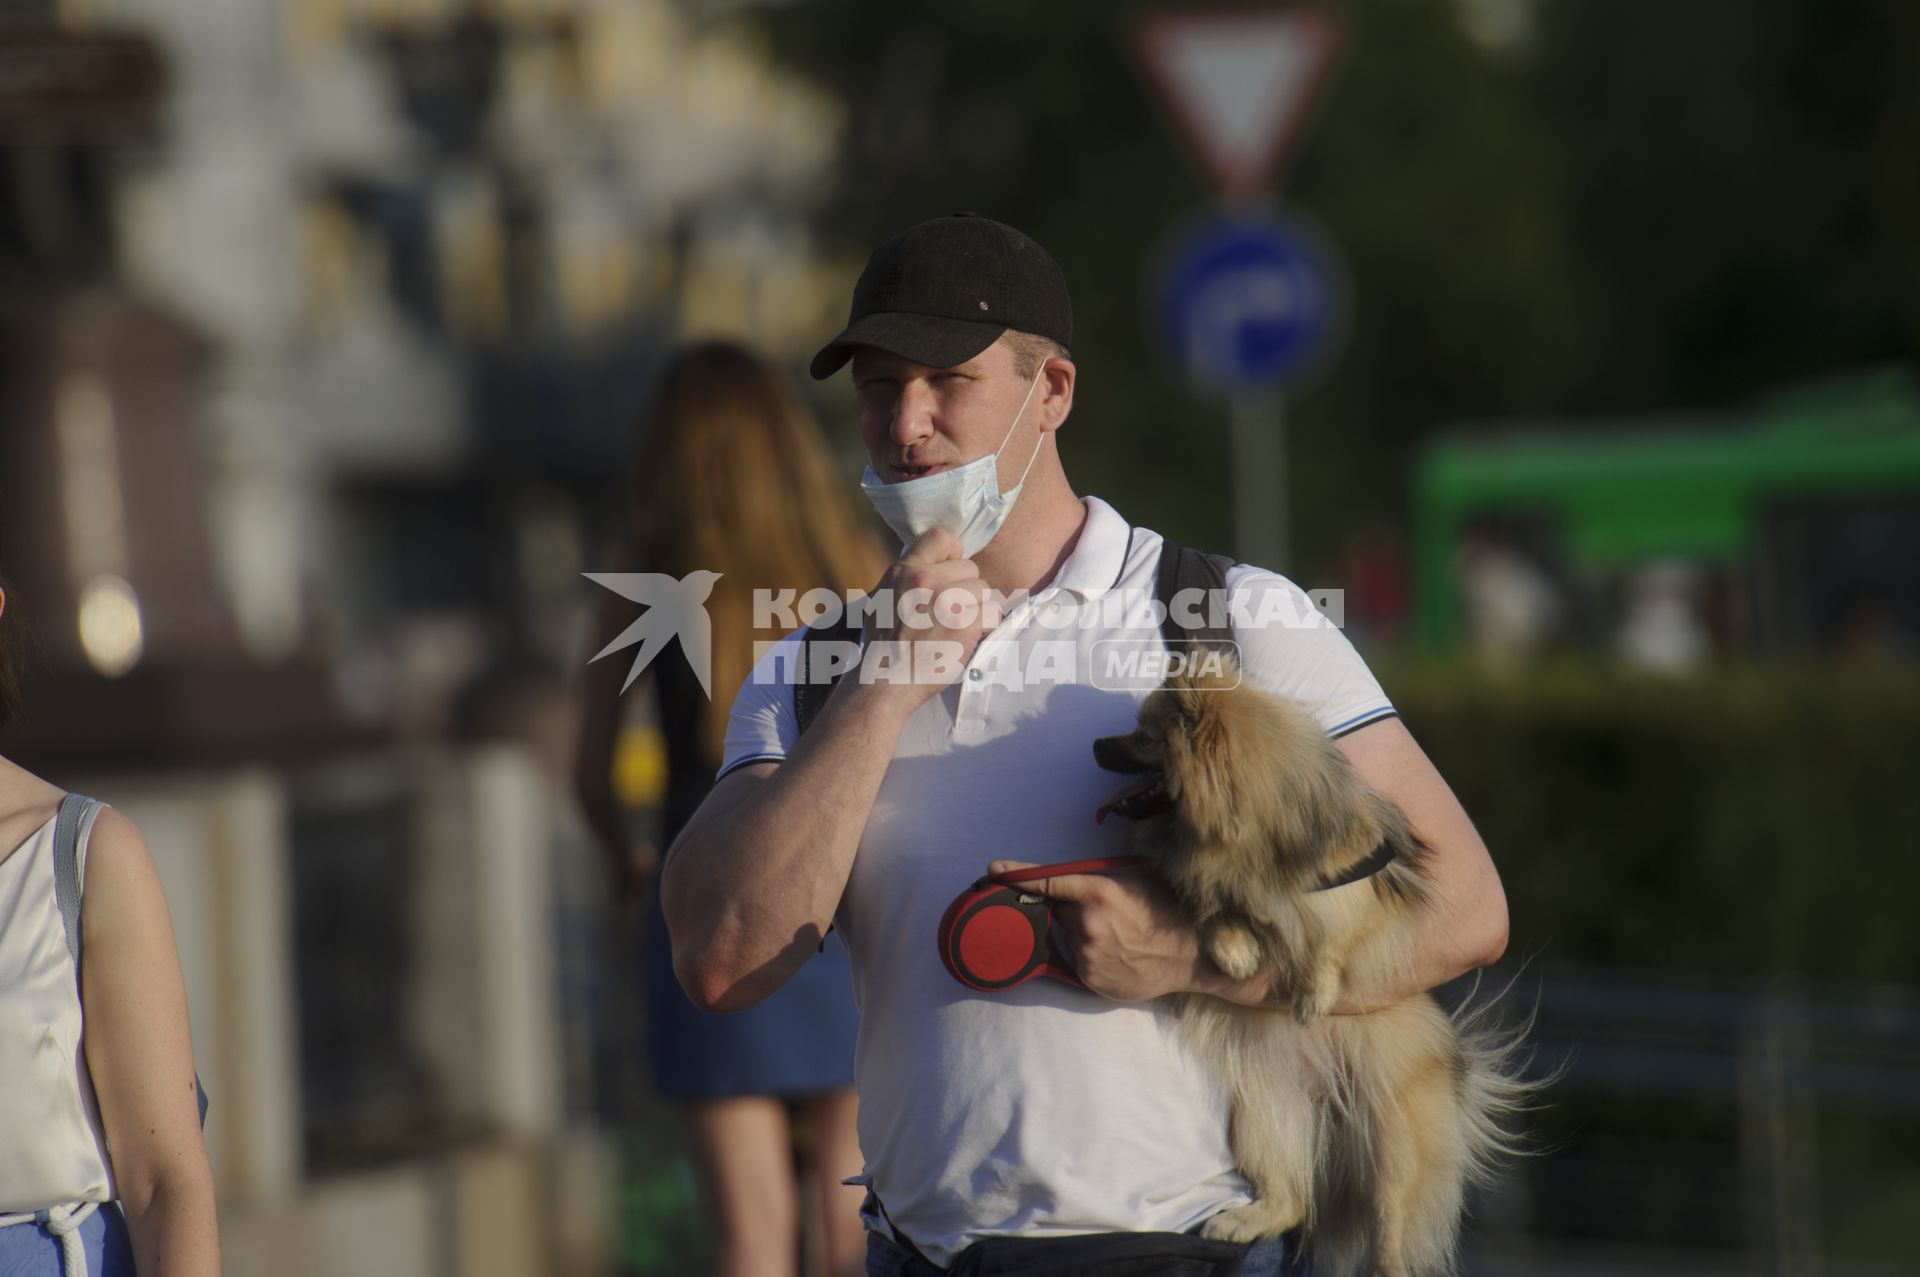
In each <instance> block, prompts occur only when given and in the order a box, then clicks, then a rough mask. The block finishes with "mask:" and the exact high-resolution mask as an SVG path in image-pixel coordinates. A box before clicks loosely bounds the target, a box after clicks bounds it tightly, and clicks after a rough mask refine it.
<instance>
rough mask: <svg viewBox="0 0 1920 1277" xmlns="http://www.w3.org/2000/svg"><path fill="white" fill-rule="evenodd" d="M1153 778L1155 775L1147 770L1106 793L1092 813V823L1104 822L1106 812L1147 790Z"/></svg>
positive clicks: (1151, 784) (1150, 787)
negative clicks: (1103, 800) (1142, 774)
mask: <svg viewBox="0 0 1920 1277" xmlns="http://www.w3.org/2000/svg"><path fill="white" fill-rule="evenodd" d="M1155 779H1156V777H1155V776H1154V775H1153V773H1151V772H1149V773H1147V774H1146V775H1145V776H1142V777H1141V778H1140V779H1139V780H1136V781H1132V782H1130V783H1128V784H1125V785H1122V786H1121V787H1120V788H1118V789H1116V790H1114V791H1113V792H1112V793H1111V794H1108V795H1107V800H1106V801H1105V802H1103V803H1101V804H1100V808H1099V810H1097V811H1095V812H1094V813H1093V823H1094V824H1096V825H1099V824H1104V823H1106V819H1107V813H1108V812H1110V811H1113V810H1114V809H1115V808H1117V807H1119V806H1120V804H1121V803H1124V802H1125V801H1127V799H1129V798H1132V797H1133V796H1134V795H1135V794H1144V793H1145V792H1146V791H1147V790H1149V789H1152V788H1153V782H1154V780H1155Z"/></svg>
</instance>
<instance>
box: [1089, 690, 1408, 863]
mask: <svg viewBox="0 0 1920 1277" xmlns="http://www.w3.org/2000/svg"><path fill="white" fill-rule="evenodd" d="M1093 757H1094V761H1095V762H1097V763H1098V764H1099V765H1100V766H1102V767H1104V768H1106V769H1107V770H1108V771H1114V772H1121V773H1125V774H1129V775H1135V776H1137V777H1138V779H1136V780H1134V781H1133V782H1131V783H1129V784H1128V785H1126V786H1124V787H1123V788H1121V789H1119V790H1117V791H1115V792H1114V793H1113V794H1112V795H1110V796H1109V797H1108V798H1107V800H1106V801H1105V802H1104V803H1102V804H1101V806H1100V809H1099V812H1098V817H1099V818H1101V819H1104V818H1105V817H1106V815H1107V814H1108V813H1109V812H1112V813H1115V814H1118V815H1121V816H1125V817H1127V818H1129V819H1131V820H1135V821H1139V822H1142V825H1143V828H1142V829H1141V830H1140V831H1139V832H1140V833H1141V834H1144V835H1146V836H1147V837H1148V839H1149V840H1150V841H1152V842H1154V843H1162V842H1163V841H1164V842H1172V841H1178V842H1183V843H1185V844H1187V845H1188V846H1189V847H1213V848H1233V849H1239V850H1241V851H1243V852H1244V853H1246V854H1247V855H1250V856H1257V857H1259V858H1261V859H1263V860H1267V861H1269V862H1271V861H1274V860H1277V861H1279V862H1280V863H1282V864H1284V865H1287V866H1288V867H1290V868H1292V869H1296V870H1298V871H1299V872H1301V873H1307V872H1318V871H1319V870H1320V869H1322V868H1323V867H1324V866H1325V865H1326V864H1327V863H1328V862H1329V861H1331V862H1332V863H1336V864H1337V863H1342V862H1343V861H1344V859H1345V858H1348V857H1351V856H1353V855H1356V854H1364V853H1365V852H1366V851H1367V850H1370V849H1371V848H1372V847H1373V845H1374V843H1373V842H1372V841H1367V840H1368V839H1369V838H1373V837H1375V835H1376V831H1375V830H1374V829H1373V828H1371V826H1372V823H1373V822H1372V821H1371V820H1370V819H1369V810H1370V809H1369V804H1368V802H1367V796H1366V787H1365V785H1364V784H1363V783H1362V782H1360V780H1359V778H1358V777H1357V776H1356V775H1355V774H1354V773H1353V771H1352V769H1351V768H1350V767H1349V766H1348V765H1347V763H1346V759H1345V758H1344V756H1342V755H1341V754H1340V752H1339V750H1338V748H1337V747H1336V746H1335V745H1334V744H1333V743H1332V742H1331V741H1329V740H1328V739H1327V737H1326V734H1325V733H1324V732H1323V731H1321V729H1320V727H1319V725H1318V724H1317V723H1315V722H1314V721H1313V719H1312V718H1311V717H1309V716H1308V715H1307V713H1306V712H1305V711H1304V710H1302V709H1300V708H1299V707H1298V706H1296V705H1294V704H1293V703H1292V702H1290V701H1287V700H1285V699H1283V698H1281V697H1278V696H1274V695H1272V694H1270V693H1268V692H1265V691H1262V690H1260V689H1259V688H1256V687H1254V686H1252V685H1251V684H1247V683H1244V682H1243V681H1242V680H1241V679H1240V677H1239V672H1238V671H1237V670H1235V669H1231V668H1229V669H1228V670H1226V671H1224V672H1220V673H1213V674H1201V675H1176V676H1175V677H1173V678H1170V679H1168V680H1167V681H1166V682H1165V683H1164V684H1162V685H1161V686H1160V687H1158V688H1156V689H1155V690H1154V691H1153V692H1152V693H1150V694H1149V695H1148V696H1147V698H1146V700H1145V701H1143V702H1142V703H1141V706H1140V720H1139V726H1138V727H1137V728H1136V729H1135V730H1134V731H1132V732H1129V733H1127V734H1126V735H1123V736H1106V737H1102V738H1101V739H1099V740H1096V741H1095V742H1094V743H1093ZM1361 844H1364V845H1361ZM1355 847H1358V848H1359V850H1358V852H1355V851H1354V848H1355Z"/></svg>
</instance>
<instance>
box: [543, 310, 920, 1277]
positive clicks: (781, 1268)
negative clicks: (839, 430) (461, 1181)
mask: <svg viewBox="0 0 1920 1277" xmlns="http://www.w3.org/2000/svg"><path fill="white" fill-rule="evenodd" d="M643 428H644V431H645V433H644V435H643V436H642V438H641V440H640V444H639V448H638V452H637V454H636V457H635V461H634V465H633V470H632V475H631V478H630V481H629V483H628V485H627V488H626V491H625V497H626V505H627V509H628V512H629V514H630V524H629V535H628V539H627V554H628V562H627V564H626V567H627V569H628V570H632V571H645V572H659V573H664V574H666V575H668V576H672V577H675V578H681V577H684V576H685V575H686V574H687V573H689V572H693V571H696V570H706V571H709V572H717V573H719V574H720V576H719V579H718V580H717V581H716V582H715V584H714V587H713V591H712V593H711V595H710V596H709V597H708V599H707V603H706V610H707V615H708V617H709V619H710V623H711V627H712V666H711V670H712V672H711V686H712V689H713V693H712V696H711V697H707V696H706V695H705V694H703V692H702V690H701V688H700V685H699V682H698V681H697V680H696V678H695V677H694V675H693V674H692V672H691V670H690V668H689V666H688V662H687V660H686V658H685V657H683V656H682V655H681V654H680V653H678V652H675V651H666V652H662V653H660V654H658V655H657V656H656V658H655V659H654V660H653V662H652V663H651V664H650V665H649V666H648V667H647V674H648V676H649V677H650V678H652V679H653V681H654V685H655V689H656V691H657V693H658V698H659V705H660V717H661V723H662V727H663V731H664V734H665V738H666V755H667V786H666V798H665V802H664V807H663V810H662V812H661V819H660V835H659V842H658V846H657V847H653V846H648V847H640V848H636V847H634V846H633V845H632V842H631V840H630V838H629V836H628V834H627V831H626V828H625V824H624V822H623V820H622V818H621V812H620V810H619V807H618V804H617V803H616V801H615V799H614V794H613V787H612V781H611V771H612V767H611V764H612V758H613V752H614V744H615V740H616V737H617V735H618V732H619V726H620V713H619V711H620V689H621V684H622V681H623V680H624V679H625V677H626V668H627V664H628V663H627V662H626V661H624V660H621V659H620V658H619V657H618V656H617V655H616V656H610V657H608V658H607V659H606V660H604V661H601V662H598V663H596V664H593V665H590V666H589V667H588V677H587V682H586V685H585V688H584V693H585V705H584V708H583V714H582V721H581V733H580V748H579V754H578V765H577V781H578V788H579V794H580V798H581V802H582V805H583V806H584V808H585V809H586V812H587V815H588V818H589V820H590V822H591V823H592V825H593V827H594V830H595V832H596V834H597V836H598V838H599V839H600V841H601V842H602V843H603V844H604V846H605V848H606V849H607V851H608V852H609V853H610V854H611V855H612V857H613V859H614V863H615V872H616V874H617V875H618V876H619V877H620V878H621V879H622V880H623V884H625V885H627V886H628V887H630V888H631V887H633V886H635V885H640V886H644V887H645V888H647V889H649V890H648V894H649V896H650V898H651V899H650V908H649V916H648V919H647V933H648V934H647V937H646V941H645V955H646V956H645V972H644V983H645V989H646V995H647V1032H646V1037H647V1054H648V1057H649V1064H650V1066H651V1069H652V1074H653V1081H654V1086H655V1089H656V1090H658V1091H659V1092H660V1093H661V1094H662V1095H663V1096H665V1097H666V1098H668V1099H670V1100H672V1101H673V1102H674V1103H675V1104H676V1105H677V1107H678V1108H679V1109H680V1111H681V1113H682V1115H683V1116H684V1119H685V1130H686V1133H687V1137H688V1140H689V1144H690V1148H691V1152H692V1154H693V1158H694V1161H695V1163H696V1166H697V1167H698V1170H699V1172H700V1177H701V1180H702V1187H703V1189H704V1199H705V1201H706V1203H707V1208H708V1213H709V1222H710V1225H711V1230H712V1235H713V1237H714V1241H715V1260H716V1272H717V1273H719V1274H720V1275H721V1277H783V1275H784V1274H791V1273H793V1272H795V1271H796V1268H797V1260H796V1256H797V1252H798V1247H797V1244H796V1241H797V1237H798V1235H799V1220H800V1205H799V1203H800V1200H801V1194H800V1192H799V1191H798V1185H797V1184H796V1182H795V1176H794V1172H793V1155H792V1149H793V1123H794V1120H795V1119H797V1120H798V1125H799V1127H800V1128H801V1129H802V1130H804V1132H805V1134H806V1136H807V1139H806V1144H807V1155H806V1175H807V1177H808V1178H809V1179H810V1180H811V1181H812V1184H813V1186H814V1195H813V1196H814V1200H815V1201H817V1202H818V1203H819V1204H820V1206H821V1209H822V1219H821V1221H820V1228H819V1234H820V1236H821V1238H822V1239H823V1242H824V1248H825V1251H826V1257H827V1264H828V1269H829V1271H830V1272H831V1273H832V1274H834V1277H841V1274H853V1273H858V1272H860V1271H862V1268H863V1262H864V1261H863V1256H864V1255H865V1241H864V1236H863V1233H862V1230H861V1227H860V1223H859V1216H858V1210H859V1204H860V1200H861V1196H862V1194H861V1191H860V1190H859V1189H855V1188H848V1187H844V1186H842V1185H841V1183H840V1180H841V1179H842V1178H844V1177H846V1176H849V1175H853V1174H856V1173H857V1172H858V1171H859V1170H860V1168H861V1158H860V1151H859V1145H858V1140H857V1138H856V1136H855V1134H854V1096H853V1089H852V1086H853V1041H854V1034H855V1031H856V1028H857V1022H856V1018H855V1010H854V1004H853V991H852V977H851V973H850V971H849V968H848V964H847V956H846V950H845V949H844V948H843V947H841V945H840V942H839V940H838V939H837V938H836V937H833V936H829V937H828V940H827V943H826V944H825V945H824V946H823V947H822V951H821V952H820V953H819V954H818V955H817V956H815V957H814V958H812V959H811V960H810V961H809V963H808V965H807V967H806V968H805V969H804V970H803V971H802V972H801V974H800V975H799V976H797V977H795V978H794V979H793V980H792V981H790V982H789V983H788V984H787V985H786V986H785V987H784V988H782V989H781V991H780V992H779V993H777V994H776V995H774V996H773V997H771V998H768V999H767V1000H766V1001H764V1002H762V1003H760V1004H759V1005H757V1006H755V1007H753V1008H752V1009H750V1010H747V1011H743V1012H738V1013H734V1014H728V1015H715V1014H712V1013H709V1012H706V1011H702V1010H700V1009H699V1008H697V1007H695V1006H694V1005H693V1003H692V1002H691V1001H690V1000H689V999H688V998H687V996H686V994H685V993H684V992H683V991H682V990H681V988H680V986H679V983H678V981H677V980H676V979H675V977H674V974H673V958H672V948H671V945H670V942H669V940H668V937H667V933H666V924H665V920H664V919H663V918H662V916H661V913H660V907H659V903H658V898H657V893H653V892H652V891H651V890H650V888H651V886H652V879H653V876H654V873H655V871H656V870H657V868H658V857H659V851H660V849H662V848H665V847H666V846H668V845H670V844H671V843H672V841H673V838H674V836H675V834H677V833H678V832H679V830H680V827H681V826H682V825H683V824H685V823H686V820H687V818H688V817H689V816H691V815H692V814H693V812H694V810H695V809H696V808H697V807H698V806H699V805H700V801H701V799H703V798H704V797H705V796H706V793H707V790H708V789H709V788H711V786H712V784H713V777H714V772H715V771H716V770H717V769H718V767H719V765H720V758H721V746H722V743H723V741H724V739H725V736H726V727H727V714H728V710H729V708H730V707H731V705H732V702H733V696H734V693H735V691H736V690H738V688H739V687H740V685H741V683H742V682H744V681H745V679H746V677H747V675H748V673H749V672H750V671H751V669H752V667H753V661H754V651H755V647H754V645H755V643H756V641H761V642H772V641H774V640H777V639H779V638H781V637H782V635H783V630H782V629H781V627H779V626H778V625H775V626H772V627H767V626H760V627H756V626H755V625H754V620H755V618H754V615H753V606H752V604H753V594H754V591H755V590H761V589H764V590H770V591H779V590H790V591H793V592H794V593H793V595H790V596H789V597H797V596H798V595H800V594H804V593H805V592H806V591H807V590H809V589H812V588H815V587H820V586H824V587H827V588H829V589H832V590H834V591H835V592H836V593H837V594H840V595H841V596H842V597H844V595H845V591H846V590H847V589H849V588H862V589H864V588H866V587H868V586H870V585H871V584H872V582H874V581H875V580H877V579H878V578H879V576H880V573H881V572H882V570H883V569H884V568H885V566H886V562H887V558H886V554H885V552H884V551H883V550H882V549H881V548H880V544H879V542H878V541H877V539H876V538H875V537H874V536H873V534H872V533H871V532H870V531H869V530H868V529H867V528H866V527H865V526H863V524H862V523H861V522H860V520H859V518H858V517H857V515H856V513H855V511H854V509H853V507H852V503H851V502H850V501H849V500H848V498H847V495H846V492H847V488H846V485H845V484H844V483H843V482H841V481H840V480H839V478H838V477H837V476H836V475H835V473H834V468H833V461H832V457H831V455H830V454H829V452H828V449H827V446H826V443H825V441H824V440H823V439H822V437H821V435H820V432H819V430H818V428H817V427H816V426H815V425H814V424H813V422H812V421H811V419H809V418H808V416H807V415H806V413H805V412H804V410H803V409H802V408H801V406H800V404H799V402H798V401H797V399H796V398H795V396H794V394H793V392H792V391H791V390H790V389H789V388H788V386H787V384H786V383H785V381H784V380H783V379H782V378H781V377H780V376H779V375H778V374H777V373H776V372H775V370H774V369H772V368H771V367H770V366H769V365H768V364H767V363H766V362H765V361H764V360H762V359H761V358H759V357H758V356H756V355H754V354H752V353H751V352H749V351H747V350H746V349H744V348H742V347H740V346H737V345H734V344H731V343H725V342H709V343H703V344H700V345H694V346H690V347H687V348H685V349H683V350H681V351H680V352H678V353H677V355H676V356H675V357H674V358H673V359H672V360H671V361H670V362H669V364H668V366H667V368H666V370H665V371H664V373H663V374H662V377H661V380H660V383H659V385H658V387H657V389H656V390H655V393H654V396H653V399H652V403H651V405H650V407H649V409H648V411H647V413H646V417H645V421H644V423H643ZM633 619H634V616H633V606H632V605H631V604H629V603H626V602H625V601H623V600H621V599H620V598H618V597H616V596H614V595H611V594H609V595H608V596H607V597H606V599H605V600H603V605H602V609H601V614H600V617H599V622H598V624H597V626H596V636H595V642H594V646H593V649H592V650H593V651H595V652H597V651H599V650H600V649H601V647H602V646H604V645H605V644H606V643H607V642H608V641H610V640H611V639H612V638H613V637H614V636H615V635H616V634H618V633H619V632H620V630H621V629H622V628H624V627H625V626H626V625H627V624H628V623H629V622H631V621H632V620H633ZM790 1108H791V1112H790Z"/></svg>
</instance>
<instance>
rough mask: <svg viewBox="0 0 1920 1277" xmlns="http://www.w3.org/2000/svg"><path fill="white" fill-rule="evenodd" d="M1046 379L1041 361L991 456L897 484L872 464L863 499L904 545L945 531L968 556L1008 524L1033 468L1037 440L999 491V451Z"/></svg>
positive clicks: (862, 480)
mask: <svg viewBox="0 0 1920 1277" xmlns="http://www.w3.org/2000/svg"><path fill="white" fill-rule="evenodd" d="M1046 375H1047V366H1046V364H1045V363H1044V362H1042V363H1041V365H1040V371H1039V372H1038V373H1036V374H1035V375H1034V378H1033V384H1032V385H1031V386H1028V387H1027V397H1026V398H1025V399H1022V400H1021V401H1020V411H1018V412H1016V413H1014V414H1013V421H1012V423H1011V424H1009V425H1008V426H1007V433H1006V434H1004V435H1002V436H1001V438H1000V447H998V448H995V449H994V450H993V452H992V453H990V454H989V455H987V456H984V457H980V458H978V459H977V460H974V461H969V462H967V463H966V464H965V465H962V466H955V467H953V468H952V469H950V470H942V471H940V472H939V473H938V474H929V475H922V476H921V477H920V478H918V479H906V480H903V481H902V482H900V483H888V482H887V481H886V480H884V479H882V478H881V477H880V476H879V475H878V474H877V473H875V471H874V468H873V467H872V466H868V467H867V472H866V473H865V474H863V475H861V476H860V490H861V491H862V492H864V493H866V494H867V500H869V501H871V502H873V508H874V509H875V510H877V511H878V512H879V514H880V517H881V518H882V519H884V520H886V523H887V526H888V527H890V528H892V529H893V532H894V535H895V536H897V537H899V538H900V542H901V544H902V545H910V544H912V543H913V541H914V539H915V538H917V537H919V536H921V535H923V534H924V533H925V532H927V530H928V529H930V528H945V529H946V530H947V531H949V532H951V533H953V535H954V536H956V537H958V538H960V549H961V552H962V553H964V554H965V555H966V556H967V557H968V558H972V557H973V556H974V555H975V554H978V553H979V552H980V551H981V550H983V549H985V548H986V545H987V542H989V541H991V540H993V538H994V535H995V534H996V533H998V532H999V531H1000V525H1001V524H1003V523H1005V522H1006V521H1007V515H1009V514H1010V513H1012V512H1013V503H1014V502H1016V501H1018V500H1019V499H1020V488H1021V486H1022V485H1023V484H1025V483H1026V481H1027V471H1029V470H1032V469H1033V463H1034V459H1035V458H1037V457H1038V456H1039V455H1040V440H1039V439H1037V438H1036V439H1035V440H1034V441H1033V455H1032V456H1030V457H1028V458H1027V468H1026V470H1022V471H1021V472H1020V478H1019V480H1018V481H1017V482H1015V483H1014V485H1013V486H1012V487H1011V488H1008V489H1007V490H1006V491H1005V492H1002V491H1000V470H999V465H1000V453H1001V451H1002V450H1003V449H1005V448H1006V446H1007V441H1008V440H1010V439H1012V438H1013V432H1014V428H1015V427H1017V426H1018V425H1019V424H1020V418H1022V417H1024V416H1025V415H1026V413H1027V405H1028V404H1030V403H1032V402H1033V392H1034V391H1035V390H1038V389H1039V388H1040V381H1041V379H1042V378H1044V377H1045V376H1046Z"/></svg>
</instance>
